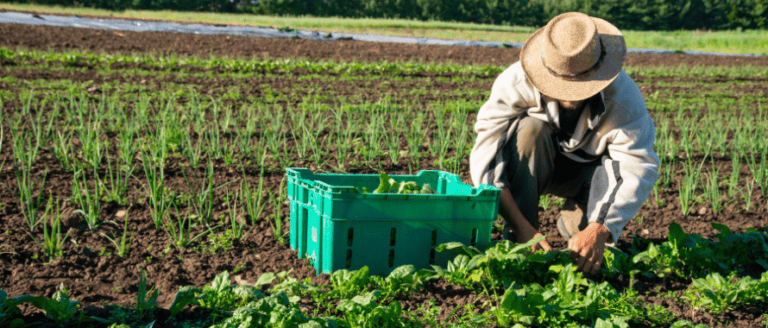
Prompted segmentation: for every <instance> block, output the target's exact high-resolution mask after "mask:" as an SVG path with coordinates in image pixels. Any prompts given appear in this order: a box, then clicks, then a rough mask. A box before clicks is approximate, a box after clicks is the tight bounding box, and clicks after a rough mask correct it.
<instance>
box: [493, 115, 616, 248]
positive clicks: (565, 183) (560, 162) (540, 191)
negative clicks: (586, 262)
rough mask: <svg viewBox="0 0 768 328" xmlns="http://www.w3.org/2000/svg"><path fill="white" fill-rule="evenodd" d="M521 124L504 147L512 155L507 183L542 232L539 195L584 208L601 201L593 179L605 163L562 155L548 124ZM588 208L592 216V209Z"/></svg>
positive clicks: (529, 119) (528, 119)
mask: <svg viewBox="0 0 768 328" xmlns="http://www.w3.org/2000/svg"><path fill="white" fill-rule="evenodd" d="M518 123H519V124H518V125H517V133H516V134H515V136H514V137H513V138H512V139H511V140H509V141H508V142H507V145H506V148H505V151H507V152H508V154H509V161H508V162H507V168H506V171H505V173H506V180H507V182H508V184H509V189H510V193H511V194H512V197H513V198H514V200H515V203H516V204H517V206H518V207H519V208H520V212H522V214H523V215H524V216H525V218H526V219H528V221H529V222H530V223H531V225H532V226H533V227H534V228H536V229H537V230H538V229H539V213H538V205H539V196H540V195H544V194H550V195H555V196H559V197H563V198H570V199H573V200H574V201H576V202H577V203H579V204H584V205H588V204H590V203H593V202H594V201H596V200H598V199H600V198H602V197H601V196H602V195H600V191H603V190H605V188H596V189H598V190H592V192H590V186H591V185H592V179H593V176H594V175H595V171H596V170H597V169H598V168H600V167H602V161H600V160H596V161H594V162H590V163H579V162H576V161H573V160H571V159H568V158H567V157H565V156H564V155H562V154H561V153H560V151H559V145H558V143H557V138H556V135H555V131H554V130H553V128H552V127H551V126H550V124H549V123H548V122H544V121H542V120H539V119H535V118H532V117H527V116H526V117H522V118H520V121H519V122H518ZM599 171H602V172H605V170H604V169H602V170H599ZM598 180H601V179H598ZM601 182H602V181H601ZM603 194H604V192H603ZM587 207H588V210H587V213H588V214H590V213H591V208H589V206H587ZM504 232H505V233H504V236H505V238H507V237H509V236H510V235H509V233H510V232H509V227H508V226H506V225H505V229H504Z"/></svg>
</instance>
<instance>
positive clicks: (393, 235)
mask: <svg viewBox="0 0 768 328" xmlns="http://www.w3.org/2000/svg"><path fill="white" fill-rule="evenodd" d="M396 237H397V229H395V228H392V231H390V233H389V246H395V239H396Z"/></svg>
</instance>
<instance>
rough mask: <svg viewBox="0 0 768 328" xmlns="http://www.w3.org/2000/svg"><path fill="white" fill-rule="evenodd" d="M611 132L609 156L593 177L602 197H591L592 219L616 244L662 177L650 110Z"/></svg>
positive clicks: (593, 181) (593, 182) (594, 186)
mask: <svg viewBox="0 0 768 328" xmlns="http://www.w3.org/2000/svg"><path fill="white" fill-rule="evenodd" d="M612 134H613V137H612V138H610V139H611V140H610V141H609V142H608V144H607V150H608V156H606V157H604V158H603V165H602V167H601V168H600V169H598V170H596V171H595V174H594V176H593V178H592V188H598V195H602V197H599V198H598V199H594V200H593V199H590V204H589V205H590V206H589V208H590V209H591V213H590V217H589V221H590V222H599V223H602V224H603V225H604V226H605V227H606V228H608V230H610V231H611V234H612V236H613V243H616V242H617V241H618V240H619V237H621V232H622V230H623V229H624V226H625V225H626V224H627V223H628V222H629V220H631V219H632V218H633V217H634V216H635V215H636V214H637V212H638V211H639V210H640V206H642V205H643V203H644V202H645V201H646V200H647V199H648V196H650V194H651V190H652V189H653V185H654V183H655V182H656V179H658V177H659V173H658V167H659V156H658V155H657V154H656V152H655V151H654V150H653V145H654V142H655V139H656V129H655V127H654V123H653V120H652V119H651V116H650V115H648V114H647V113H645V114H644V115H641V116H640V117H638V118H636V119H635V120H632V121H630V122H628V123H626V124H624V125H622V126H620V127H618V128H615V129H614V130H613V131H612Z"/></svg>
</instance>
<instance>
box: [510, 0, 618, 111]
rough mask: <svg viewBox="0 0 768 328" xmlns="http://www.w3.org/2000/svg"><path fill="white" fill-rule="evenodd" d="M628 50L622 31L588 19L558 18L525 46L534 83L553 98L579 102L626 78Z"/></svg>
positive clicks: (525, 67)
mask: <svg viewBox="0 0 768 328" xmlns="http://www.w3.org/2000/svg"><path fill="white" fill-rule="evenodd" d="M626 54H627V45H626V43H625V42H624V36H622V34H621V32H620V31H619V29H618V28H616V26H613V25H612V24H611V23H608V22H607V21H605V20H603V19H600V18H597V17H590V16H588V15H585V14H582V13H578V12H570V13H565V14H561V15H558V16H557V17H555V18H553V19H552V20H550V21H549V23H547V25H546V26H544V27H542V28H540V29H539V30H538V31H536V32H534V33H533V34H532V35H531V36H530V37H529V38H528V40H526V41H525V44H523V48H522V49H521V51H520V61H521V64H522V65H523V70H524V71H525V75H526V76H527V77H528V79H529V80H530V81H531V83H533V85H534V86H535V87H536V88H537V89H539V91H540V92H541V93H542V94H544V95H547V96H549V97H552V98H555V99H559V100H565V101H577V100H583V99H587V98H589V97H592V96H594V95H595V94H597V93H598V92H600V90H603V89H605V87H607V86H608V85H609V84H611V82H613V80H615V79H616V77H617V76H618V75H619V72H621V66H622V65H623V64H624V57H626Z"/></svg>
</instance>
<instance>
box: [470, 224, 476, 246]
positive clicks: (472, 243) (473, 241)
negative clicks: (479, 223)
mask: <svg viewBox="0 0 768 328" xmlns="http://www.w3.org/2000/svg"><path fill="white" fill-rule="evenodd" d="M470 244H471V245H472V246H475V244H477V228H472V241H471V242H470Z"/></svg>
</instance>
